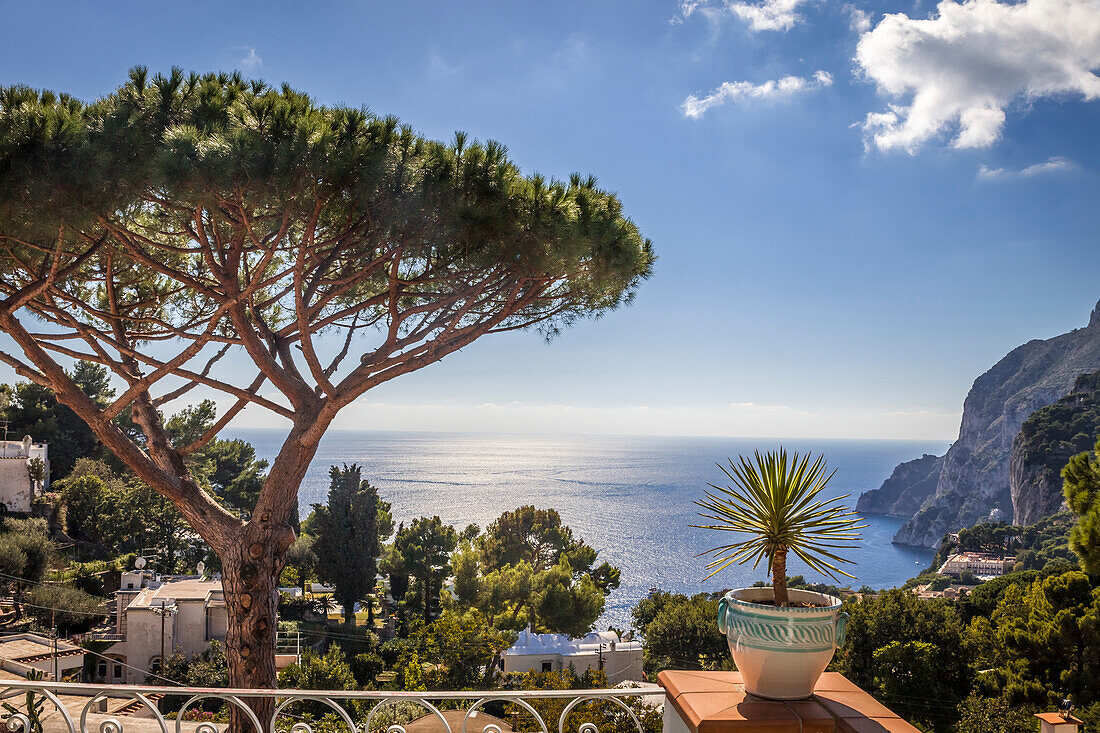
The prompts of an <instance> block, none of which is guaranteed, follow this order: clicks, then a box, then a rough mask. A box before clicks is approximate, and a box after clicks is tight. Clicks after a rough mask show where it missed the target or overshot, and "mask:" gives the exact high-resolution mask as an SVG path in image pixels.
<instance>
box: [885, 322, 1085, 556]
mask: <svg viewBox="0 0 1100 733" xmlns="http://www.w3.org/2000/svg"><path fill="white" fill-rule="evenodd" d="M1097 370H1100V304H1097V307H1096V308H1095V309H1094V310H1093V312H1092V317H1091V318H1090V320H1089V324H1088V326H1086V327H1085V328H1080V329H1076V330H1074V331H1071V332H1069V333H1066V334H1062V335H1061V336H1055V337H1054V338H1051V339H1046V340H1038V339H1037V340H1034V341H1029V342H1028V343H1026V344H1024V345H1022V346H1019V347H1017V348H1015V349H1013V350H1012V351H1011V352H1009V353H1008V355H1006V356H1005V357H1004V358H1003V359H1001V360H1000V361H998V362H997V363H996V364H995V365H994V366H993V367H992V368H991V369H990V370H989V371H987V372H986V373H985V374H983V375H981V376H980V377H978V378H977V379H976V380H974V385H973V387H971V389H970V392H969V394H967V396H966V401H965V402H964V404H963V416H962V425H961V427H960V429H959V437H958V440H956V441H955V442H954V443H953V444H952V445H951V447H950V448H949V449H948V451H947V454H946V455H945V456H943V458H942V466H941V467H940V469H939V473H938V476H937V477H936V487H935V491H934V492H933V493H931V495H930V496H927V498H926V499H925V500H924V501H923V503H922V505H921V507H920V509H919V510H917V511H916V513H915V514H914V515H913V518H912V519H910V520H909V521H908V522H907V523H906V524H905V525H904V526H903V527H902V528H901V529H900V530H898V532H897V534H895V536H894V541H895V542H898V543H900V544H907V545H917V546H921V547H936V546H937V544H938V543H939V540H940V538H941V537H943V535H944V534H946V533H947V532H951V531H956V530H958V529H960V528H962V527H969V526H972V525H973V524H974V523H975V522H977V521H979V520H981V519H984V518H986V517H989V516H990V515H991V513H992V514H993V515H994V516H995V517H997V516H1001V517H1004V518H1005V519H1008V518H1009V517H1010V516H1013V514H1014V511H1013V502H1012V495H1011V491H1010V489H1009V458H1010V454H1011V451H1012V441H1013V439H1014V438H1015V437H1016V434H1017V433H1018V432H1019V431H1020V427H1021V425H1023V423H1024V420H1026V419H1027V418H1028V416H1030V415H1031V413H1033V412H1035V411H1036V410H1038V409H1040V408H1043V407H1046V406H1047V405H1050V404H1053V403H1054V402H1056V401H1057V400H1059V399H1060V398H1061V397H1063V396H1065V395H1066V394H1068V393H1069V392H1070V390H1071V389H1072V388H1073V385H1074V381H1075V380H1076V378H1077V377H1078V376H1079V375H1081V374H1082V373H1085V372H1094V371H1097ZM918 460H924V459H918ZM928 463H929V466H930V468H931V464H932V463H933V462H932V461H928ZM905 465H907V464H903V466H899V469H901V468H903V467H904V466H905ZM905 473H912V477H911V478H912V479H913V480H912V481H909V480H908V479H905V480H900V478H901V477H899V474H898V471H897V470H895V472H894V475H893V476H891V480H893V479H895V478H899V480H898V481H896V482H895V483H894V485H892V486H890V488H889V490H888V491H887V492H884V493H883V494H881V495H880V496H882V498H878V497H875V498H873V499H871V500H869V501H870V503H871V505H875V506H879V505H886V504H889V503H890V502H889V501H888V496H892V495H896V496H897V497H899V498H900V497H902V496H906V495H908V496H911V497H916V496H919V495H920V493H921V492H922V491H925V490H926V488H927V486H928V477H927V476H920V473H921V472H920V471H905V472H903V474H905ZM889 483H890V481H889V480H888V481H887V484H889ZM883 488H887V485H886V484H884V485H883ZM879 491H880V492H881V491H882V489H880V490H879ZM995 510H996V511H995ZM1055 510H1056V509H1055ZM868 511H870V510H868Z"/></svg>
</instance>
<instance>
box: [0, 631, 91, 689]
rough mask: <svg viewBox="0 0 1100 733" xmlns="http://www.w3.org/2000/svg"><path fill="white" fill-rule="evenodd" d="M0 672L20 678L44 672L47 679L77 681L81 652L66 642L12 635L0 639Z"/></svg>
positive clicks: (82, 656)
mask: <svg viewBox="0 0 1100 733" xmlns="http://www.w3.org/2000/svg"><path fill="white" fill-rule="evenodd" d="M55 643H56V645H57V646H56V647H55V646H54V644H55ZM55 665H56V666H55ZM0 669H2V670H4V671H5V672H10V673H12V674H16V675H19V676H20V677H26V676H27V673H28V672H30V671H31V670H32V669H36V670H38V671H40V672H42V673H44V675H45V677H44V679H47V680H54V681H58V680H63V679H66V678H69V679H72V680H75V681H76V682H80V675H81V672H82V671H83V669H84V650H83V649H81V648H80V647H78V646H75V645H73V644H70V643H68V642H67V641H62V640H60V639H58V640H57V641H56V642H55V641H54V640H53V639H48V638H46V637H45V636H39V635H38V634H12V635H11V636H5V637H3V638H0ZM55 669H56V671H57V676H56V677H55V676H54V671H55Z"/></svg>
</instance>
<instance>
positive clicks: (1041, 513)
mask: <svg viewBox="0 0 1100 733" xmlns="http://www.w3.org/2000/svg"><path fill="white" fill-rule="evenodd" d="M1097 435H1100V372H1095V373H1092V374H1082V375H1081V376H1079V377H1078V378H1077V380H1076V381H1075V382H1074V384H1073V389H1072V390H1070V393H1069V394H1068V395H1066V396H1065V397H1063V398H1062V399H1060V400H1058V401H1057V402H1055V403H1054V404H1053V405H1048V406H1047V407H1044V408H1043V409H1041V410H1036V411H1035V412H1033V413H1032V414H1031V416H1030V417H1028V419H1027V420H1024V424H1023V425H1022V426H1021V427H1020V432H1019V433H1017V434H1016V438H1015V439H1014V440H1013V441H1012V454H1011V456H1010V457H1009V461H1008V480H1009V491H1010V493H1011V495H1012V510H1013V523H1014V524H1020V525H1027V524H1033V523H1035V522H1037V521H1039V520H1040V519H1043V518H1044V517H1049V516H1051V515H1053V514H1056V513H1058V512H1059V511H1061V510H1062V509H1063V508H1064V507H1065V498H1064V497H1063V495H1062V468H1063V467H1064V466H1065V465H1066V462H1067V461H1069V459H1070V458H1072V457H1073V456H1075V455H1077V454H1078V453H1083V452H1085V451H1088V450H1091V449H1092V447H1093V445H1095V443H1096V436H1097Z"/></svg>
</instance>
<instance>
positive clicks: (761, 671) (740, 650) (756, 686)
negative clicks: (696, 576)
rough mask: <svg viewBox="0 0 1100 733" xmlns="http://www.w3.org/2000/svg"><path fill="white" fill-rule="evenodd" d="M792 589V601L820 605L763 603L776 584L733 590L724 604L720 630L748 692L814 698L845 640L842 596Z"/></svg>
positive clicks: (720, 609)
mask: <svg viewBox="0 0 1100 733" xmlns="http://www.w3.org/2000/svg"><path fill="white" fill-rule="evenodd" d="M788 593H789V595H790V600H791V603H799V602H802V603H805V602H810V603H815V604H818V605H819V607H817V608H790V607H788V608H778V607H776V606H770V605H761V603H760V601H770V600H772V589H771V588H742V589H740V590H731V591H730V592H728V593H726V595H725V596H724V597H723V598H722V599H721V600H720V601H719V602H718V628H719V629H720V630H721V631H722V633H723V634H725V635H726V641H728V642H729V646H730V653H732V654H733V661H734V663H735V664H736V665H737V669H738V670H739V671H740V672H741V675H742V677H743V678H744V681H745V691H746V692H748V693H750V694H752V695H757V696H758V697H766V698H770V699H773V700H799V699H802V698H806V697H809V696H810V695H811V694H813V690H814V685H816V684H817V680H818V678H819V677H820V676H821V673H822V672H824V671H825V668H826V667H827V666H829V661H830V660H831V659H832V658H833V653H834V652H835V651H836V648H837V647H838V646H840V645H841V644H843V643H844V628H845V626H846V625H847V623H848V614H846V613H841V612H840V599H839V598H836V597H835V596H828V595H825V594H823V593H814V592H813V591H807V590H791V591H788Z"/></svg>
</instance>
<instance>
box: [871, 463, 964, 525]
mask: <svg viewBox="0 0 1100 733" xmlns="http://www.w3.org/2000/svg"><path fill="white" fill-rule="evenodd" d="M942 468H943V456H934V455H932V454H930V453H925V454H924V455H923V456H921V457H920V458H917V459H915V460H912V461H906V462H905V463H902V464H901V465H899V466H898V467H897V468H895V469H894V472H893V473H892V474H890V478H888V479H886V481H885V482H883V484H882V487H881V488H878V489H873V490H871V491H867V492H864V493H863V494H862V495H861V496H860V497H859V501H858V502H856V511H858V512H862V513H863V514H889V515H891V516H895V517H911V516H913V515H914V514H916V513H917V510H918V509H920V507H921V504H923V503H924V502H925V501H926V500H927V499H928V498H929V497H930V496H932V495H933V494H934V493H936V483H937V482H938V481H939V478H940V470H941V469H942Z"/></svg>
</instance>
